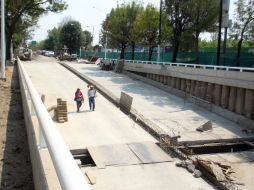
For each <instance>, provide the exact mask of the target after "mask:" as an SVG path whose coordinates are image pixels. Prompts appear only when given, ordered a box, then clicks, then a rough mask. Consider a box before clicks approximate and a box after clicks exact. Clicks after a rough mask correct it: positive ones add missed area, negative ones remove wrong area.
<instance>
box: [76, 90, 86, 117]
mask: <svg viewBox="0 0 254 190" xmlns="http://www.w3.org/2000/svg"><path fill="white" fill-rule="evenodd" d="M74 101H76V103H77V112H79V109H80V107H81V106H82V102H84V96H83V94H82V92H81V90H80V89H79V88H77V90H76V92H75V98H74Z"/></svg>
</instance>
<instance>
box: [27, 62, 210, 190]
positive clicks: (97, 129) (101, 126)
mask: <svg viewBox="0 0 254 190" xmlns="http://www.w3.org/2000/svg"><path fill="white" fill-rule="evenodd" d="M24 65H25V69H26V70H27V72H28V74H29V76H30V77H31V80H32V82H33V83H34V86H35V88H36V89H37V90H38V92H39V93H40V94H45V96H46V100H45V105H46V107H50V106H52V105H55V104H56V98H62V99H65V100H67V102H68V116H69V121H68V122H67V123H58V124H57V127H58V129H59V131H60V133H61V134H62V136H63V138H64V140H65V142H66V144H67V145H68V146H69V148H70V149H80V148H81V149H85V148H87V147H96V146H101V145H114V144H130V143H134V142H144V141H151V142H156V140H155V139H154V138H153V137H151V136H150V135H149V134H148V133H147V132H145V131H144V130H143V129H142V128H141V127H140V126H138V125H137V124H135V123H134V122H133V121H132V120H131V119H130V118H129V117H128V116H126V115H125V114H123V113H122V112H121V111H120V110H119V109H118V108H116V107H115V106H114V105H113V104H112V103H110V102H109V101H108V100H106V99H105V98H104V97H103V96H102V95H100V94H99V95H98V97H97V98H96V104H97V105H96V110H95V111H94V112H90V111H88V105H87V104H88V103H87V98H86V102H85V107H83V108H82V111H81V113H76V105H75V102H74V101H73V98H74V97H73V96H74V92H75V90H76V88H78V87H79V88H81V90H82V91H83V92H84V91H86V90H87V88H86V86H87V84H86V83H85V82H83V81H82V80H80V79H79V78H78V77H76V76H75V75H74V74H72V73H70V72H69V71H68V70H66V69H65V68H63V67H62V66H60V65H59V64H57V63H56V61H52V60H51V61H49V60H42V61H34V62H26V63H25V64H24ZM85 96H86V93H85ZM112 156H113V157H114V156H117V155H112ZM81 169H82V171H83V172H84V174H85V173H88V172H90V173H92V174H90V175H92V176H94V177H96V184H94V185H92V189H148V190H149V189H151V190H152V189H165V190H166V189H169V188H170V189H171V188H172V189H213V188H212V187H211V186H210V185H209V184H207V183H206V182H205V181H203V180H202V179H201V178H199V179H196V178H194V177H193V176H192V175H191V174H190V173H188V172H187V171H186V170H185V169H182V168H177V167H175V162H160V163H150V164H143V163H141V164H136V165H117V167H116V166H110V165H109V166H106V167H105V168H104V169H100V168H98V167H94V166H86V167H82V168H81ZM49 170H50V169H49V168H47V171H49ZM179 176H181V183H179ZM51 181H52V179H51Z"/></svg>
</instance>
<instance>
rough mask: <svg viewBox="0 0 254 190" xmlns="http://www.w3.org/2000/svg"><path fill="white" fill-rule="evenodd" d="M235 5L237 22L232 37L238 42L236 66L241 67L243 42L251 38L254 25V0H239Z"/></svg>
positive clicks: (234, 24) (232, 30)
mask: <svg viewBox="0 0 254 190" xmlns="http://www.w3.org/2000/svg"><path fill="white" fill-rule="evenodd" d="M235 5H236V10H235V21H234V23H233V27H232V29H231V34H230V36H231V38H234V39H235V40H238V43H237V56H236V65H237V66H238V67H239V66H240V57H241V48H242V43H243V40H244V39H248V38H249V37H251V31H252V29H253V25H254V0H238V1H237V2H236V3H235Z"/></svg>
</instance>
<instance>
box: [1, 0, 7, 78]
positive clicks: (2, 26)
mask: <svg viewBox="0 0 254 190" xmlns="http://www.w3.org/2000/svg"><path fill="white" fill-rule="evenodd" d="M4 1H5V0H1V79H5V58H6V50H5V19H4V18H5V13H4V12H5V10H4V6H5V5H4V4H5V3H4Z"/></svg>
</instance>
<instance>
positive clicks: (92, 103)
mask: <svg viewBox="0 0 254 190" xmlns="http://www.w3.org/2000/svg"><path fill="white" fill-rule="evenodd" d="M87 95H88V100H89V107H90V110H93V111H94V109H95V96H96V90H95V89H94V87H93V85H88V92H87Z"/></svg>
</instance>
